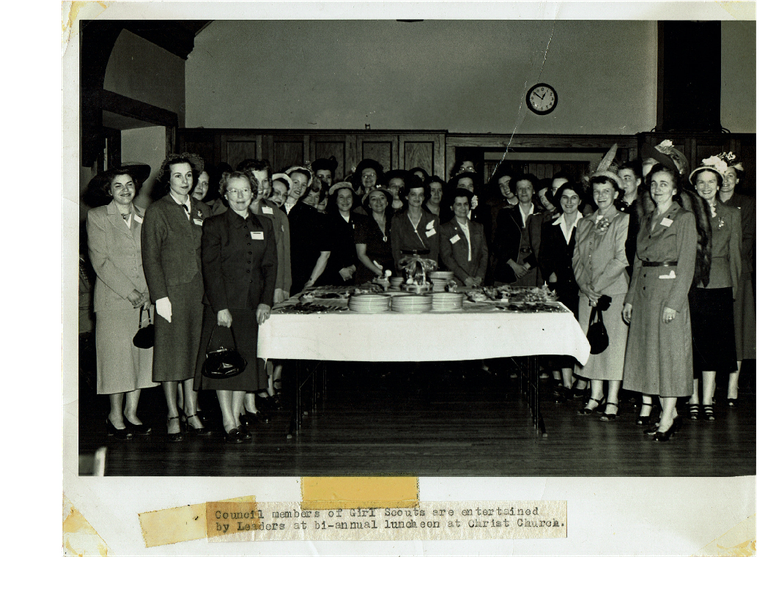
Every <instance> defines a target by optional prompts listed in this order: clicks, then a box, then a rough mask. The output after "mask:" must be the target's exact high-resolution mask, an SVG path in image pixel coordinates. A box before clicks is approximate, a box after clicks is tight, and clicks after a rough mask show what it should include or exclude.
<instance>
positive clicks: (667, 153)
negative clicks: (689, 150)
mask: <svg viewBox="0 0 768 592" xmlns="http://www.w3.org/2000/svg"><path fill="white" fill-rule="evenodd" d="M640 156H642V157H643V159H646V158H652V159H653V160H655V161H656V162H658V163H661V164H663V165H664V166H665V167H667V168H668V169H671V170H673V171H674V170H676V171H677V172H678V173H679V174H680V175H685V174H686V173H687V172H688V169H689V168H690V167H689V166H688V159H687V158H686V157H685V154H683V153H682V152H680V151H679V150H678V149H677V148H675V147H674V146H673V145H672V140H664V141H663V142H662V143H661V144H658V145H656V146H651V145H650V144H643V145H642V147H641V148H640Z"/></svg>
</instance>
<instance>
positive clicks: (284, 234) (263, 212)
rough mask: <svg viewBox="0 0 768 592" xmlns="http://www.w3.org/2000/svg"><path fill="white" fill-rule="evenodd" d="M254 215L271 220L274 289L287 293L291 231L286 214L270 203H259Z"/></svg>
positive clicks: (289, 277) (288, 287)
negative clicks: (275, 244)
mask: <svg viewBox="0 0 768 592" xmlns="http://www.w3.org/2000/svg"><path fill="white" fill-rule="evenodd" d="M254 209H255V210H256V211H255V212H254V213H255V214H256V215H258V216H265V217H267V218H269V219H270V220H272V230H273V231H274V234H275V242H276V243H277V280H276V281H275V288H280V289H281V290H285V291H286V292H289V291H290V289H291V230H290V224H289V222H288V214H286V213H285V212H284V211H283V210H281V209H280V208H278V207H277V206H276V205H275V204H273V203H272V202H267V203H265V202H263V201H259V203H258V204H256V206H255V207H254Z"/></svg>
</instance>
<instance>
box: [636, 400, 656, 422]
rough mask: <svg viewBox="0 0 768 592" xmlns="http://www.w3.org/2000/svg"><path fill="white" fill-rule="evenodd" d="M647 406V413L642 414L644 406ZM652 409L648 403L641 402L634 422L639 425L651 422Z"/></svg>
mask: <svg viewBox="0 0 768 592" xmlns="http://www.w3.org/2000/svg"><path fill="white" fill-rule="evenodd" d="M646 407H647V408H648V415H643V410H644V409H645V408H646ZM652 410H653V406H652V405H649V404H648V403H643V404H642V405H641V406H640V414H639V415H638V416H637V419H636V420H635V423H636V424H637V425H639V426H647V425H650V424H651V411H652Z"/></svg>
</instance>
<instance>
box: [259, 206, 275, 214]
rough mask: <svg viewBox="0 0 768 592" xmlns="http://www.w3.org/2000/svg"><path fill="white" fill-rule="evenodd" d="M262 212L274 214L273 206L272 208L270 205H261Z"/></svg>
mask: <svg viewBox="0 0 768 592" xmlns="http://www.w3.org/2000/svg"><path fill="white" fill-rule="evenodd" d="M261 213H262V214H274V212H273V211H272V208H270V207H269V206H261Z"/></svg>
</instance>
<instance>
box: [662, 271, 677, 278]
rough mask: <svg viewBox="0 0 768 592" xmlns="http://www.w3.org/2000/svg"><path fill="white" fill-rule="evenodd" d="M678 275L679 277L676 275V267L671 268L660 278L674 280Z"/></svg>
mask: <svg viewBox="0 0 768 592" xmlns="http://www.w3.org/2000/svg"><path fill="white" fill-rule="evenodd" d="M676 277H677V276H676V275H675V270H674V269H670V270H669V273H666V274H664V275H660V276H659V279H660V280H673V279H675V278H676Z"/></svg>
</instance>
